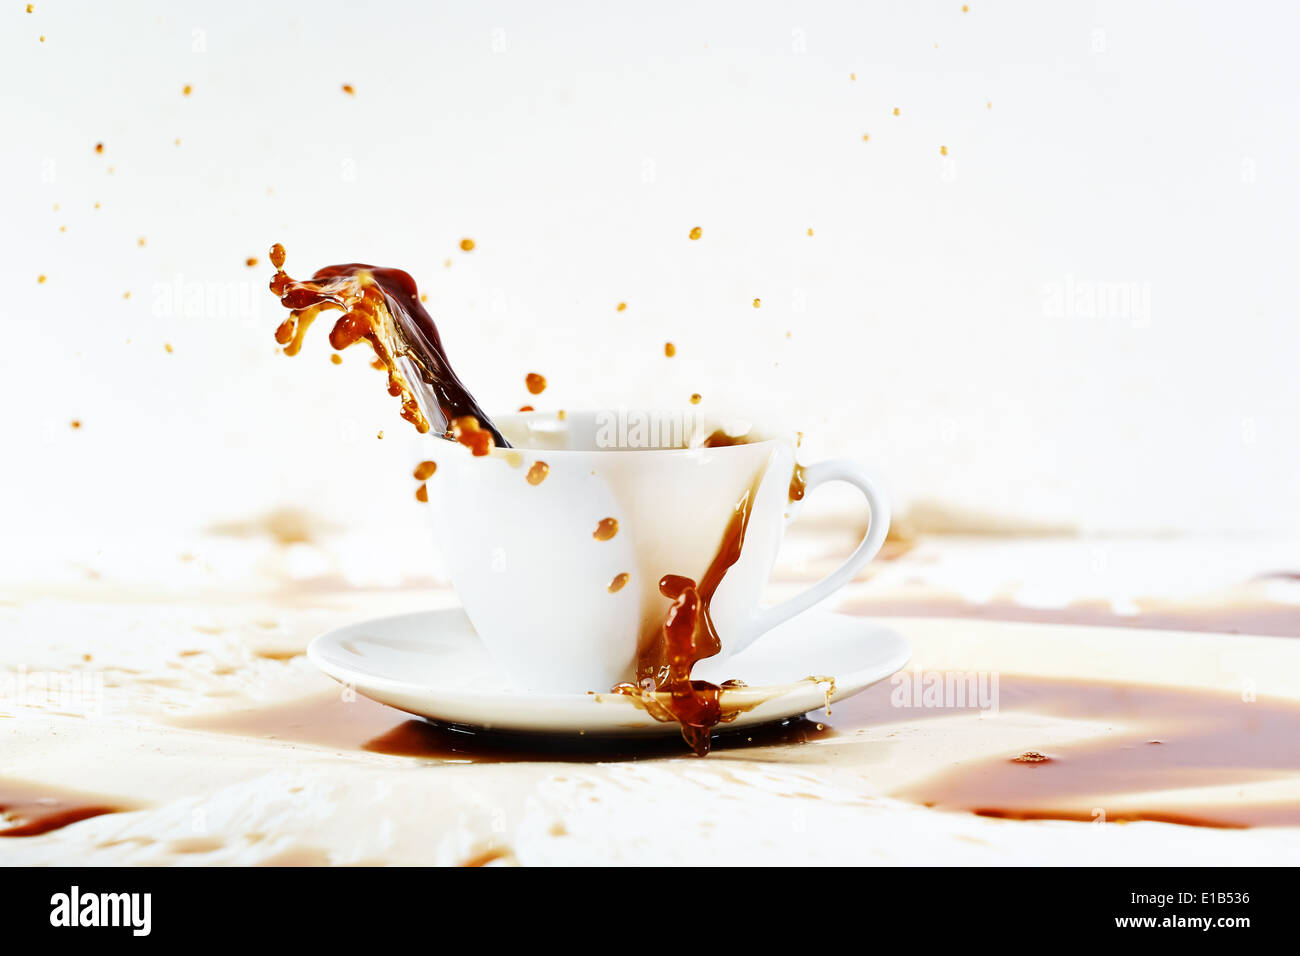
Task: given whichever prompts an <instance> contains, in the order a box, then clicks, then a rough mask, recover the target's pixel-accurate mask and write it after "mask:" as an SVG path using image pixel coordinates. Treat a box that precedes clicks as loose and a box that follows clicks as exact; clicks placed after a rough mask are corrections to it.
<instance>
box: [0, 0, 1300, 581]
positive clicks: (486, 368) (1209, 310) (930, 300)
mask: <svg viewBox="0 0 1300 956" xmlns="http://www.w3.org/2000/svg"><path fill="white" fill-rule="evenodd" d="M970 6H971V9H970V11H969V12H968V13H963V12H962V10H961V4H960V3H951V2H945V3H925V4H902V3H899V4H883V3H876V4H860V3H853V4H851V3H844V4H815V5H814V4H804V3H800V4H784V5H783V4H756V3H687V4H674V3H656V4H637V5H629V4H611V3H604V4H597V3H590V4H573V3H570V4H563V5H558V4H557V5H551V4H527V3H496V4H484V3H476V4H472V5H471V4H436V5H434V4H419V5H417V4H413V3H412V4H409V5H406V4H397V3H378V2H376V3H369V4H365V5H358V4H355V3H346V4H345V3H325V2H314V3H310V4H307V3H302V4H288V3H283V4H267V3H238V2H228V3H220V4H216V3H212V4H199V3H177V2H171V3H151V4H146V3H136V4H129V5H128V4H123V5H119V4H105V3H90V2H83V3H61V2H51V0H44V2H37V3H36V4H35V12H34V13H32V14H27V13H25V12H24V10H23V4H22V3H17V2H11V3H8V4H7V5H6V8H5V9H4V10H3V11H0V120H2V126H0V130H2V131H0V183H3V188H2V189H0V223H2V224H3V230H2V232H0V243H2V247H0V269H3V279H4V285H3V288H4V301H3V303H2V304H0V321H2V322H3V325H4V331H5V333H6V334H5V348H4V353H3V354H4V358H3V374H2V375H0V402H2V403H3V415H2V418H0V421H2V422H3V425H2V426H0V427H3V430H4V442H3V445H2V446H0V447H3V454H4V455H5V457H6V459H7V460H6V461H5V467H4V469H3V479H2V480H3V489H4V505H3V524H4V534H5V538H6V541H8V542H10V543H11V545H12V546H11V547H9V549H8V554H7V556H8V557H9V558H10V559H16V558H17V557H18V556H20V555H22V554H25V553H27V551H26V549H28V548H30V547H32V546H34V545H35V544H36V543H42V544H44V545H45V546H47V547H48V548H51V549H53V550H54V551H56V552H57V553H59V554H60V555H62V556H64V557H70V556H74V555H78V554H81V553H90V554H93V553H95V552H97V551H98V552H100V553H101V554H102V552H103V549H104V548H106V547H109V546H110V545H111V546H114V547H115V548H116V549H117V550H116V552H115V553H118V554H124V555H128V557H129V555H130V554H131V552H130V549H129V548H126V547H125V545H126V544H128V543H129V542H131V541H144V540H146V539H148V538H149V537H151V536H152V537H160V536H161V537H166V536H168V535H183V534H185V533H188V532H190V531H194V530H197V529H200V528H202V527H204V526H207V525H210V524H211V523H213V522H220V521H232V520H235V521H237V520H243V519H246V518H248V517H249V516H251V515H254V514H257V513H259V512H265V511H267V510H270V509H273V508H277V507H283V506H287V505H296V506H301V507H305V508H307V509H309V510H310V511H312V512H314V513H316V514H317V515H319V516H320V517H321V518H323V519H324V520H326V521H328V522H330V523H333V524H335V525H338V526H349V525H357V524H360V525H364V526H366V527H368V528H402V527H405V526H406V525H407V524H409V523H411V522H414V521H416V520H417V519H418V517H419V506H418V505H417V504H416V503H415V501H414V500H413V499H412V497H411V491H412V488H413V482H412V480H411V478H410V475H409V469H410V466H411V464H413V463H414V462H415V461H416V460H418V459H419V457H420V454H419V449H418V447H416V443H415V436H414V433H413V431H411V429H410V428H409V426H406V425H405V423H403V422H402V421H401V420H400V419H399V418H398V417H397V409H396V402H395V401H394V400H392V399H390V398H389V397H388V396H387V395H386V394H385V393H384V390H383V388H382V387H381V381H380V375H379V373H377V372H374V371H373V370H371V369H369V368H368V367H367V362H366V361H365V360H364V359H365V356H363V355H361V354H360V351H361V350H360V349H358V350H356V352H353V353H348V354H346V355H345V360H344V363H343V365H342V366H341V367H335V366H333V365H331V364H330V363H329V361H328V358H327V356H328V354H329V348H328V345H327V343H326V342H325V337H324V334H323V333H324V331H325V328H324V327H323V328H320V329H317V330H314V331H315V332H316V333H317V334H315V335H312V336H309V340H308V344H307V347H306V348H305V349H304V351H303V354H302V355H301V356H299V357H298V358H296V359H288V358H285V357H284V356H282V355H279V354H277V350H276V347H275V343H274V341H273V339H272V332H273V329H274V327H275V325H276V324H277V323H278V322H279V320H280V318H281V312H282V310H281V309H280V308H279V306H278V304H277V303H276V302H275V301H274V300H273V298H272V297H271V296H270V294H269V293H267V292H266V291H265V285H266V282H267V280H268V279H269V277H270V274H271V271H272V270H271V269H270V267H269V265H268V263H267V258H266V250H267V248H268V247H269V246H270V244H271V243H272V242H275V241H281V242H283V243H284V244H285V245H286V246H287V247H288V250H289V261H288V269H289V271H290V272H291V273H292V274H294V275H302V274H306V273H310V272H311V271H313V270H314V269H315V268H317V267H319V266H321V265H324V264H326V263H332V262H340V261H354V260H362V261H370V262H375V263H380V264H386V265H396V266H400V267H402V268H405V269H407V270H408V271H410V272H412V273H413V274H414V275H415V277H416V278H417V280H418V281H419V282H420V285H421V288H422V290H423V291H425V292H427V293H428V295H429V308H430V310H431V311H432V313H433V314H434V316H435V317H436V318H437V319H438V321H439V323H440V325H441V327H442V329H443V336H444V340H445V342H446V344H447V346H448V350H449V352H450V354H451V356H452V358H453V360H454V361H455V363H456V365H457V367H458V368H459V369H460V370H461V375H462V378H463V379H464V380H465V381H466V382H467V383H469V384H470V386H471V388H472V389H473V390H474V391H475V393H476V394H477V395H478V396H479V398H480V400H481V401H482V403H483V404H484V406H485V407H486V408H488V409H489V410H509V409H513V408H514V407H516V406H518V405H519V404H521V403H523V402H526V401H532V402H533V403H534V404H536V405H538V407H540V408H552V409H553V408H579V407H584V406H585V407H602V406H608V405H619V404H627V405H632V406H643V407H664V406H679V405H683V404H684V403H685V401H686V399H687V397H688V396H689V395H690V393H692V392H697V391H698V392H701V393H703V395H704V396H705V401H706V407H709V406H710V405H711V404H716V403H723V402H725V403H726V404H727V405H728V406H729V407H739V408H744V409H747V410H761V411H774V412H780V413H783V414H784V415H785V416H786V417H788V418H791V419H793V420H794V421H796V422H798V423H799V424H800V425H801V426H802V427H803V428H804V430H805V431H806V432H807V433H808V434H809V436H810V440H809V443H808V446H807V450H808V451H809V455H810V457H817V456H821V455H826V454H846V455H852V456H856V457H860V458H863V459H865V460H866V461H868V462H869V463H871V465H872V466H873V467H875V468H876V469H878V470H879V471H880V472H881V473H882V475H883V476H884V478H885V480H886V483H887V484H888V485H889V487H890V488H891V489H892V490H893V493H894V495H895V497H896V498H897V500H898V501H899V503H900V505H901V506H902V507H903V510H904V511H906V509H907V508H908V507H910V506H913V505H916V504H917V503H921V504H923V505H924V504H926V503H939V504H942V505H943V506H944V507H945V508H948V509H951V510H952V511H953V512H954V513H958V514H967V513H973V514H977V515H982V516H987V517H988V518H989V519H990V520H992V519H997V520H1000V521H1007V522H1011V523H1014V524H1018V525H1024V526H1038V525H1049V526H1053V527H1066V528H1071V529H1077V530H1080V531H1084V532H1138V533H1146V532H1163V531H1178V532H1200V531H1218V532H1262V531H1277V530H1290V531H1295V530H1300V509H1297V508H1296V507H1295V503H1294V491H1295V486H1296V476H1297V474H1298V473H1300V468H1298V465H1300V452H1297V447H1300V446H1298V444H1297V440H1298V439H1300V411H1298V408H1300V384H1298V383H1297V375H1296V365H1297V356H1298V355H1300V327H1298V326H1297V321H1296V318H1297V311H1298V310H1297V300H1298V298H1300V292H1298V287H1297V283H1296V281H1295V279H1294V272H1295V262H1296V254H1297V248H1298V245H1300V244H1298V243H1297V233H1298V232H1300V202H1298V199H1300V190H1298V188H1297V182H1296V173H1295V170H1296V169H1297V168H1298V166H1300V123H1298V122H1297V115H1296V114H1297V106H1296V102H1295V97H1296V90H1297V89H1298V88H1300V66H1297V57H1296V56H1295V53H1294V43H1295V37H1296V35H1297V27H1298V26H1300V23H1298V22H1297V21H1298V20H1300V17H1297V14H1296V12H1295V10H1296V8H1295V7H1294V6H1290V5H1285V6H1284V5H1281V4H1272V5H1268V6H1265V5H1263V4H1261V5H1258V6H1255V7H1254V8H1252V9H1246V8H1243V7H1242V6H1240V5H1231V6H1230V5H1227V4H1218V5H1210V4H1201V5H1197V6H1189V5H1178V6H1174V5H1172V4H1170V5H1158V4H1151V3H1095V4H1094V3H1074V4H1046V3H1031V2H1025V3H1003V2H988V0H986V2H979V0H973V2H972V3H971V5H970ZM42 34H43V35H45V37H46V40H45V42H43V43H42V42H40V41H39V39H38V38H39V36H40V35H42ZM851 75H856V79H853V78H851ZM344 83H350V84H352V85H353V86H354V87H355V89H356V95H355V96H348V95H346V94H345V93H343V92H342V90H341V85H342V84H344ZM186 84H191V85H192V86H193V93H192V95H190V96H188V97H186V96H183V95H182V88H183V87H184V86H185V85H186ZM990 104H991V105H990ZM895 107H897V108H898V109H899V111H900V113H899V115H898V116H894V115H893V113H892V111H893V110H894V108H895ZM864 134H868V135H869V137H870V138H869V140H867V141H864V140H863V136H864ZM177 139H179V140H180V145H176V143H175V141H176V140H177ZM97 142H103V143H104V144H105V149H104V152H103V154H102V155H97V154H96V153H95V150H94V146H95V144H96V143H97ZM941 146H946V147H947V148H948V151H949V152H948V156H947V157H944V156H942V155H941V154H940V147H941ZM56 204H57V206H58V209H57V211H56V210H55V206H56ZM96 204H99V208H96ZM697 225H698V226H701V227H702V228H703V230H704V236H703V238H702V239H701V240H700V241H698V242H692V241H690V240H688V238H687V234H688V232H689V230H690V229H691V228H692V227H693V226H697ZM61 226H66V227H67V228H66V232H61V231H60V227H61ZM810 228H811V229H813V230H814V232H815V234H814V235H813V236H812V237H809V236H808V235H807V230H808V229H810ZM466 236H469V237H473V238H474V239H475V241H476V242H477V249H476V250H475V251H474V252H473V253H471V254H465V253H462V252H460V251H459V249H458V242H459V240H460V239H461V238H462V237H466ZM141 237H143V238H145V239H146V244H145V245H144V246H143V247H142V246H140V245H139V242H138V240H139V239H140V238H141ZM248 256H258V257H259V258H260V260H261V264H260V265H259V266H258V267H257V268H256V269H249V268H247V267H245V265H244V260H245V258H246V257H248ZM448 259H450V260H451V265H450V267H447V266H446V265H445V264H444V263H445V260H448ZM41 274H44V275H47V276H48V279H47V281H46V282H45V283H43V284H38V282H37V276H38V275H41ZM1121 288H1123V289H1127V290H1130V291H1136V292H1137V293H1138V297H1137V299H1136V300H1134V301H1133V302H1130V303H1129V304H1128V307H1127V308H1126V307H1124V304H1123V303H1122V302H1113V303H1112V306H1111V307H1110V308H1102V309H1096V308H1090V307H1089V304H1088V297H1089V296H1090V295H1093V294H1096V293H1098V292H1101V293H1105V292H1106V291H1107V290H1111V291H1114V290H1118V289H1121ZM176 289H179V290H181V293H182V294H181V296H180V297H179V298H177V297H176V296H174V295H173V290H176ZM128 291H129V292H130V293H131V297H130V298H129V299H124V297H123V295H124V293H126V292H128ZM756 297H759V298H761V299H762V307H761V308H760V309H757V310H756V309H754V308H753V306H752V300H753V299H754V298H756ZM620 301H626V302H627V303H628V308H627V310H626V311H624V312H621V313H620V312H616V311H615V306H616V304H617V303H618V302H620ZM1143 303H1146V304H1145V305H1144V304H1143ZM666 340H672V341H673V342H675V343H676V344H677V346H678V350H679V351H678V356H677V358H675V359H672V360H668V359H666V358H664V356H663V343H664V341H666ZM166 343H169V344H171V345H172V346H173V349H174V351H173V352H172V353H168V352H167V351H166V350H165V348H164V345H165V344H166ZM529 371H539V372H542V373H543V374H545V375H546V376H547V378H548V379H549V380H550V382H551V387H550V389H549V390H548V391H547V392H546V393H545V394H544V395H542V396H540V397H539V398H537V399H532V398H531V397H530V396H529V395H528V394H527V393H526V392H525V390H524V386H523V378H524V375H525V373H527V372H529ZM73 419H79V420H80V421H81V422H82V423H83V427H82V428H81V429H79V430H73V429H72V428H70V427H69V422H70V421H71V420H73ZM381 429H382V430H383V431H384V433H385V439H384V440H383V441H379V440H376V437H375V436H376V433H377V432H378V431H379V430H381ZM127 559H128V558H123V560H127Z"/></svg>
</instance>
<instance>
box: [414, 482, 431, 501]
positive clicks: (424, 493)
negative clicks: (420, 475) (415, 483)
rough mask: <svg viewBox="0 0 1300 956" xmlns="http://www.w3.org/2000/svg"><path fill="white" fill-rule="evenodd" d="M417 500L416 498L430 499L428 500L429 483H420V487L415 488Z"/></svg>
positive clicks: (420, 499) (418, 499)
mask: <svg viewBox="0 0 1300 956" xmlns="http://www.w3.org/2000/svg"><path fill="white" fill-rule="evenodd" d="M415 500H416V501H428V500H429V486H428V485H420V487H419V488H416V489H415Z"/></svg>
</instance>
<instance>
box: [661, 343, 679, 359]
mask: <svg viewBox="0 0 1300 956" xmlns="http://www.w3.org/2000/svg"><path fill="white" fill-rule="evenodd" d="M676 354H677V346H675V345H673V343H672V342H665V343H664V355H667V356H668V357H669V358H672V357H673V356H674V355H676Z"/></svg>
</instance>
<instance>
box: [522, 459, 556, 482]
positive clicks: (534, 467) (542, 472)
mask: <svg viewBox="0 0 1300 956" xmlns="http://www.w3.org/2000/svg"><path fill="white" fill-rule="evenodd" d="M550 472H551V466H550V465H548V464H547V463H546V462H544V461H535V462H533V463H532V464H531V465H530V466H529V467H528V474H526V475H524V477H525V478H527V479H528V483H529V484H530V485H540V484H541V483H542V482H543V481H545V480H546V476H547V475H548V474H550Z"/></svg>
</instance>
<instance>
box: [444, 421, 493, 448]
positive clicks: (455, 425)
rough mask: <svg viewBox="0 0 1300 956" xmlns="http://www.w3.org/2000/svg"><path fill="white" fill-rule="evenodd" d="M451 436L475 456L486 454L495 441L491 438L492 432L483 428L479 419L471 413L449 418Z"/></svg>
mask: <svg viewBox="0 0 1300 956" xmlns="http://www.w3.org/2000/svg"><path fill="white" fill-rule="evenodd" d="M451 437H452V438H454V439H456V441H458V442H460V443H461V444H462V445H464V446H465V447H466V448H468V449H469V450H470V451H471V452H473V454H474V456H475V457H481V456H483V455H486V454H487V453H488V452H490V451H491V450H492V449H493V447H495V445H496V442H495V441H494V440H493V439H492V433H491V432H490V431H488V430H487V429H485V428H483V427H482V426H481V425H480V424H479V420H478V419H477V418H475V417H474V416H473V415H463V416H461V417H460V418H453V419H452V420H451Z"/></svg>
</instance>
